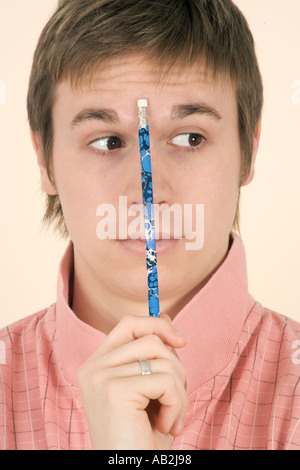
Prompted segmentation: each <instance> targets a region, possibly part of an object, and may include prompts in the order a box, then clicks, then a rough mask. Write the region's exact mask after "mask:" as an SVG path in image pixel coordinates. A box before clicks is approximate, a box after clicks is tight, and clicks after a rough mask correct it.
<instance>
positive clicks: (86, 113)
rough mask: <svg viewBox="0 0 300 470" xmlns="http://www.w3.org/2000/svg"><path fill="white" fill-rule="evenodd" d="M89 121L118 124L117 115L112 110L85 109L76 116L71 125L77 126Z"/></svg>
mask: <svg viewBox="0 0 300 470" xmlns="http://www.w3.org/2000/svg"><path fill="white" fill-rule="evenodd" d="M90 120H98V121H103V122H107V123H112V124H113V123H116V122H119V115H118V113H116V111H114V110H113V109H102V108H86V109H83V110H82V111H80V112H79V113H78V114H76V116H75V117H74V119H73V120H72V122H71V125H72V126H77V125H78V124H80V123H82V122H84V121H90Z"/></svg>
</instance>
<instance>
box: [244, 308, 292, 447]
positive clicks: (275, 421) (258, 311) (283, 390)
mask: <svg viewBox="0 0 300 470" xmlns="http://www.w3.org/2000/svg"><path fill="white" fill-rule="evenodd" d="M255 316H256V319H255ZM254 319H255V320H254ZM248 320H250V321H252V325H255V327H254V328H253V330H252V334H253V340H254V341H253V350H254V356H255V363H256V367H255V369H256V375H255V381H256V382H257V387H258V389H259V393H260V394H262V395H261V396H262V398H260V400H261V401H262V402H264V403H265V402H266V400H265V398H266V397H267V398H268V400H267V401H269V404H270V407H271V408H270V409H271V415H270V417H271V421H270V423H269V426H270V434H269V446H270V448H271V449H297V450H299V448H300V323H299V322H297V321H295V320H293V319H291V318H289V317H288V316H285V315H283V314H280V313H277V312H275V311H273V310H271V309H269V308H264V307H262V306H261V305H260V304H259V303H256V304H255V306H254V308H253V310H252V312H251V314H250V315H249V319H248Z"/></svg>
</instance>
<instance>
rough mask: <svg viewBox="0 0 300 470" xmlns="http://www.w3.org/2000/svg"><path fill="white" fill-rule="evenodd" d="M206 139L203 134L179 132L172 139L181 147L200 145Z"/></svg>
mask: <svg viewBox="0 0 300 470" xmlns="http://www.w3.org/2000/svg"><path fill="white" fill-rule="evenodd" d="M204 140H205V138H204V137H203V135H201V134H190V133H187V134H179V135H177V136H176V137H174V139H172V140H171V142H172V144H174V145H179V146H180V147H198V146H199V145H200V144H202V142H203V141H204Z"/></svg>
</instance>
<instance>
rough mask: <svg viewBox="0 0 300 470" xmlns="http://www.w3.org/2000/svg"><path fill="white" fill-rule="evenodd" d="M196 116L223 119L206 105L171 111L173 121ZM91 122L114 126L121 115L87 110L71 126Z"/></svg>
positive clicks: (180, 107)
mask: <svg viewBox="0 0 300 470" xmlns="http://www.w3.org/2000/svg"><path fill="white" fill-rule="evenodd" d="M194 114H200V115H206V116H208V117H211V118H213V119H215V120H216V121H220V120H221V119H222V116H221V115H220V113H219V112H218V111H217V110H216V109H215V108H213V107H211V106H208V105H206V104H204V103H191V104H179V105H175V106H173V107H172V110H171V119H172V120H175V119H184V118H186V117H188V116H192V115H194ZM90 120H97V121H103V122H107V123H109V124H114V123H117V122H119V115H118V113H117V112H116V111H114V110H113V109H104V108H85V109H83V110H81V111H80V112H79V113H78V114H76V116H75V117H74V119H72V122H71V125H72V127H75V126H77V125H78V124H80V123H82V122H84V121H90Z"/></svg>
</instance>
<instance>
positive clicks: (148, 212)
mask: <svg viewBox="0 0 300 470" xmlns="http://www.w3.org/2000/svg"><path fill="white" fill-rule="evenodd" d="M138 119H139V146H140V163H141V176H142V193H143V206H144V226H145V247H146V266H147V280H148V305H149V315H150V316H151V317H159V316H160V313H159V293H158V277H157V254H156V238H155V223H154V205H153V204H154V203H153V185H152V169H151V153H150V138H149V124H148V103H147V100H144V99H143V100H138Z"/></svg>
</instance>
